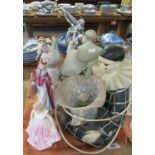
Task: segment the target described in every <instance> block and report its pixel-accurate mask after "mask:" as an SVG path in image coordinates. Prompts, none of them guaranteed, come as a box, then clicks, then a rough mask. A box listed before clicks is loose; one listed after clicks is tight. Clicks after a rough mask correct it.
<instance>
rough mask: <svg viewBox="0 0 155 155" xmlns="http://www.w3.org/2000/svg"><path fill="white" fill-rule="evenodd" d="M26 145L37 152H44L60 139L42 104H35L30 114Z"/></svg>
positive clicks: (51, 119)
mask: <svg viewBox="0 0 155 155" xmlns="http://www.w3.org/2000/svg"><path fill="white" fill-rule="evenodd" d="M26 132H27V133H28V139H27V141H28V143H29V144H30V145H32V147H34V148H35V149H37V150H40V151H41V150H45V149H47V148H49V147H51V146H52V144H53V143H55V142H58V141H59V140H60V139H61V137H60V134H59V132H58V131H57V128H56V125H55V122H54V119H53V118H52V117H51V116H50V115H49V114H48V110H47V109H43V107H42V104H35V105H34V106H33V110H32V112H31V118H30V121H29V125H28V128H27V129H26Z"/></svg>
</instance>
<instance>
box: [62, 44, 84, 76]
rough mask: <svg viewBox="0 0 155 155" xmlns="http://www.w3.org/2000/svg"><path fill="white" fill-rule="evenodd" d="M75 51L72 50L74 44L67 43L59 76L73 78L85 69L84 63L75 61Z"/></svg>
mask: <svg viewBox="0 0 155 155" xmlns="http://www.w3.org/2000/svg"><path fill="white" fill-rule="evenodd" d="M76 53H77V50H76V49H75V48H74V42H73V41H69V45H68V48H67V56H66V58H65V60H64V63H63V65H62V68H61V74H62V75H64V76H74V75H78V74H80V73H81V72H82V71H83V70H84V69H85V68H86V65H85V63H81V62H79V61H78V60H77V59H76Z"/></svg>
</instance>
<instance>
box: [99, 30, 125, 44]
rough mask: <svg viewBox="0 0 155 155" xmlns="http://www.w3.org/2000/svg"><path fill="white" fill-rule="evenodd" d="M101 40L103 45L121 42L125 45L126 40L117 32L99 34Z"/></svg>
mask: <svg viewBox="0 0 155 155" xmlns="http://www.w3.org/2000/svg"><path fill="white" fill-rule="evenodd" d="M99 40H100V41H101V42H102V45H103V46H104V45H109V44H119V45H123V44H124V43H125V41H124V40H123V38H121V37H119V36H117V35H116V34H115V33H113V32H110V33H104V34H102V35H100V36H99Z"/></svg>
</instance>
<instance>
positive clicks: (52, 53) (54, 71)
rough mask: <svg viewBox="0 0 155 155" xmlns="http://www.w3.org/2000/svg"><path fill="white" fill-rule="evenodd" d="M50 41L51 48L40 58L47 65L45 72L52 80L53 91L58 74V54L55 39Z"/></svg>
mask: <svg viewBox="0 0 155 155" xmlns="http://www.w3.org/2000/svg"><path fill="white" fill-rule="evenodd" d="M52 40H53V42H52V46H50V47H49V51H48V53H46V54H45V55H42V56H41V58H42V60H43V61H44V62H46V63H47V67H46V70H47V72H48V74H49V76H50V77H51V79H52V88H53V89H55V87H56V85H57V82H58V78H59V74H60V73H59V70H58V68H57V65H58V64H59V63H60V54H59V52H58V47H57V44H56V40H55V38H53V39H52Z"/></svg>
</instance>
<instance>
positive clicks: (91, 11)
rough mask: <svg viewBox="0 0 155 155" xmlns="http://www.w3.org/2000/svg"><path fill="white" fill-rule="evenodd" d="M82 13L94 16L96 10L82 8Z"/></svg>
mask: <svg viewBox="0 0 155 155" xmlns="http://www.w3.org/2000/svg"><path fill="white" fill-rule="evenodd" d="M84 14H85V15H87V16H95V15H96V10H84Z"/></svg>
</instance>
